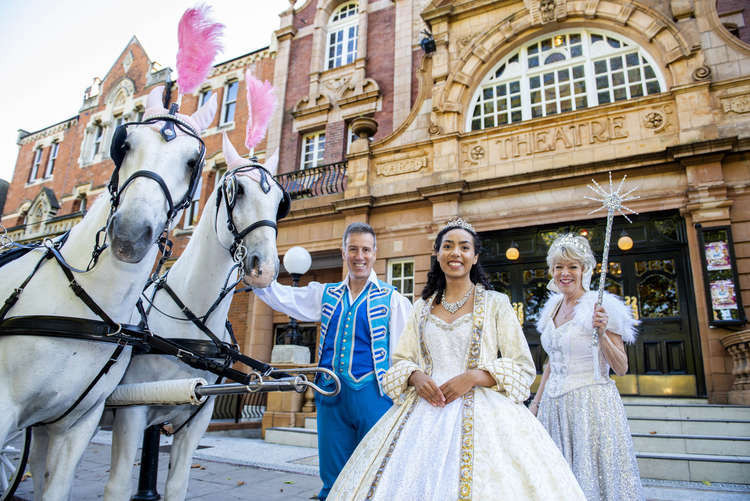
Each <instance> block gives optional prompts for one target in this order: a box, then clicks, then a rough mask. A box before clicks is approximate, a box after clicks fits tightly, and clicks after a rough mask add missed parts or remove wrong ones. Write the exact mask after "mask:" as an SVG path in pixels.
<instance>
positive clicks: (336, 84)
mask: <svg viewBox="0 0 750 501" xmlns="http://www.w3.org/2000/svg"><path fill="white" fill-rule="evenodd" d="M351 79H352V77H351V75H349V76H343V77H341V78H333V79H331V80H327V81H326V82H325V86H326V87H327V88H329V89H330V90H332V91H333V92H334V93H335V94H336V95H340V94H343V93H344V90H345V89H347V84H348V83H349V82H350V81H351Z"/></svg>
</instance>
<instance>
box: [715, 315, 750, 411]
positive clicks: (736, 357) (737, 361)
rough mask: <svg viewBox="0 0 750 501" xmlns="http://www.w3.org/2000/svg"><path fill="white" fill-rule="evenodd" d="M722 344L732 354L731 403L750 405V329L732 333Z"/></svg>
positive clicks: (723, 339)
mask: <svg viewBox="0 0 750 501" xmlns="http://www.w3.org/2000/svg"><path fill="white" fill-rule="evenodd" d="M721 344H722V346H724V348H725V349H726V350H727V352H728V353H729V354H730V355H731V356H732V363H733V367H732V375H733V376H734V383H732V387H731V389H730V390H729V403H730V404H740V405H750V330H744V331H740V332H736V333H734V334H730V335H729V336H726V337H724V338H722V339H721Z"/></svg>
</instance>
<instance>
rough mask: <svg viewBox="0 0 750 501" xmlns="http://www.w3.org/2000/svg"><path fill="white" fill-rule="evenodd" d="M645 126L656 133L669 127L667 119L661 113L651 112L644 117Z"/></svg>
mask: <svg viewBox="0 0 750 501" xmlns="http://www.w3.org/2000/svg"><path fill="white" fill-rule="evenodd" d="M643 126H644V127H646V128H647V129H654V132H661V131H662V130H664V128H665V127H666V126H667V119H666V118H665V117H664V115H662V114H661V113H660V112H658V111H651V112H649V113H646V115H645V116H644V117H643Z"/></svg>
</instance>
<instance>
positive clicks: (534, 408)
mask: <svg viewBox="0 0 750 501" xmlns="http://www.w3.org/2000/svg"><path fill="white" fill-rule="evenodd" d="M529 411H530V412H531V413H532V414H533V415H535V416H536V415H537V413H538V412H539V402H537V401H536V400H532V401H531V403H530V404H529Z"/></svg>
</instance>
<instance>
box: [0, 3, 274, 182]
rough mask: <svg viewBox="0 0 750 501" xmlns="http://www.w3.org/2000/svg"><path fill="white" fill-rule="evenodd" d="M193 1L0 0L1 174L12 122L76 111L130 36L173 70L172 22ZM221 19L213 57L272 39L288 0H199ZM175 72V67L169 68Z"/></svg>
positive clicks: (10, 162) (36, 121) (8, 160)
mask: <svg viewBox="0 0 750 501" xmlns="http://www.w3.org/2000/svg"><path fill="white" fill-rule="evenodd" d="M198 3H199V2H198V1H197V0H192V1H185V0H168V1H162V2H160V1H158V0H128V1H127V2H125V1H122V0H103V1H91V0H66V1H64V2H60V1H55V2H52V1H49V0H0V33H2V40H1V41H0V68H2V70H0V71H1V74H2V78H0V117H1V120H0V179H5V180H7V181H9V182H10V181H11V178H12V175H13V169H14V167H15V165H16V157H17V156H18V145H17V144H16V139H17V138H18V129H24V130H26V131H29V132H34V131H37V130H39V129H42V128H45V127H47V126H50V125H53V124H55V123H57V122H61V121H63V120H66V119H68V118H71V117H73V116H75V115H77V114H78V110H79V108H80V107H81V104H82V103H83V91H84V89H86V87H88V86H90V85H91V83H92V80H93V78H94V77H100V78H103V77H104V76H105V74H106V73H107V71H109V69H110V67H111V66H112V64H113V63H114V62H115V60H116V59H117V57H118V56H119V55H120V52H122V50H123V49H124V48H125V47H126V45H127V43H128V42H129V41H130V38H131V37H132V36H134V35H135V36H136V37H137V38H138V40H139V41H140V42H141V45H142V46H143V48H144V49H145V50H146V54H148V56H149V58H150V59H151V60H152V61H158V62H159V63H161V64H162V65H163V66H169V67H171V68H172V69H173V70H174V69H175V56H176V54H177V23H178V21H179V19H180V16H181V15H182V13H183V12H184V11H185V9H187V8H189V7H193V6H195V5H197V4H198ZM200 3H206V4H207V5H209V6H211V7H212V9H213V10H212V17H213V18H214V19H215V20H216V21H218V22H221V23H223V24H224V25H225V26H226V28H225V30H224V50H223V52H220V53H219V54H218V55H217V57H216V60H215V62H216V63H219V62H222V61H226V60H229V59H232V58H234V57H237V56H240V55H242V54H246V53H248V52H250V51H253V50H255V49H259V48H261V47H265V46H267V45H269V44H270V43H271V36H272V34H273V31H274V30H276V29H278V27H279V14H280V13H281V12H282V11H283V10H285V9H287V8H288V7H289V1H288V0H205V1H204V2H200ZM172 77H173V78H176V77H177V75H176V73H173V74H172Z"/></svg>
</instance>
